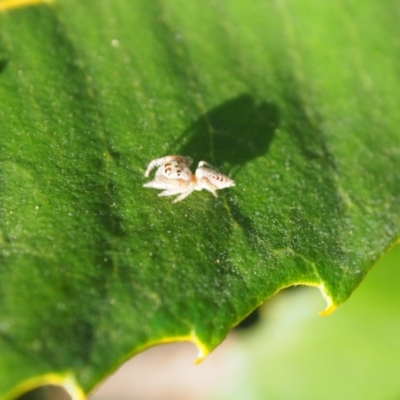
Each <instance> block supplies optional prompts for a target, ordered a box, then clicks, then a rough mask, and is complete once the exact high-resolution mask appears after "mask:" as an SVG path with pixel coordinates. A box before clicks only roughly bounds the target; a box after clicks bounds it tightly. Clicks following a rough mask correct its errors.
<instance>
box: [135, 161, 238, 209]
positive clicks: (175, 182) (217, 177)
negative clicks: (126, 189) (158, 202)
mask: <svg viewBox="0 0 400 400" xmlns="http://www.w3.org/2000/svg"><path fill="white" fill-rule="evenodd" d="M192 163H193V160H192V159H191V158H190V157H183V156H166V157H162V158H157V159H156V160H153V161H151V162H150V164H149V165H148V167H147V170H146V173H145V174H144V175H145V176H146V177H148V176H149V174H150V172H151V171H152V170H153V169H154V168H156V167H159V168H158V169H157V171H156V174H155V177H154V180H152V181H151V182H148V183H145V184H144V185H143V186H144V187H147V188H153V189H161V190H163V192H161V193H159V194H158V195H159V196H174V195H176V194H179V196H178V197H177V198H176V199H175V200H174V201H173V203H177V202H178V201H181V200H183V199H184V198H186V197H187V196H189V195H190V194H191V193H192V192H193V191H194V190H198V191H200V190H203V189H205V190H208V191H209V192H211V193H212V194H213V195H214V196H215V197H218V195H217V190H219V189H224V188H228V187H231V186H235V182H234V181H233V180H232V179H231V178H229V177H228V176H226V175H223V174H221V173H220V172H218V171H217V170H216V169H215V168H214V167H213V166H212V165H210V164H209V163H207V162H205V161H200V162H199V165H198V167H197V169H196V172H195V173H194V174H193V173H192V171H191V170H190V169H189V167H190V166H191V165H192Z"/></svg>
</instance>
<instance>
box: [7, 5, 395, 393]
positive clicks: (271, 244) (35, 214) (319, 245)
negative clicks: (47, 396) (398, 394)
mask: <svg viewBox="0 0 400 400" xmlns="http://www.w3.org/2000/svg"><path fill="white" fill-rule="evenodd" d="M10 3H12V2H10V1H7V2H3V3H0V5H1V4H3V5H4V4H10ZM396 7H397V6H396V3H395V2H394V1H389V2H385V3H381V2H378V1H377V0H374V1H372V0H370V1H363V2H361V1H358V0H352V1H349V2H347V3H337V2H317V1H316V0H304V1H302V2H295V1H289V0H288V1H277V2H272V1H270V2H266V1H261V0H256V1H253V2H251V3H250V4H245V3H244V2H242V1H240V0H233V1H232V0H231V1H229V2H227V1H226V2H225V1H223V2H212V1H210V2H207V3H204V2H200V1H191V2H185V1H179V0H170V1H166V2H161V1H148V0H147V1H141V0H138V1H136V2H133V3H130V2H124V1H113V2H107V1H106V2H102V3H98V2H95V1H93V0H91V1H86V2H79V1H75V0H74V1H60V2H58V3H56V4H55V5H53V6H46V5H38V6H34V7H26V8H19V9H9V10H8V9H7V8H8V7H3V8H5V9H6V10H5V11H4V10H3V12H2V13H1V14H0V66H1V68H0V70H1V73H0V98H1V106H0V126H1V139H0V165H1V170H0V171H1V172H0V179H1V180H0V202H1V208H0V229H1V237H0V246H1V252H0V257H1V258H0V276H1V278H0V310H1V316H0V354H1V355H2V356H1V359H0V393H1V394H2V395H3V396H4V395H5V394H6V393H8V395H6V396H7V397H9V398H12V396H13V395H15V394H17V393H21V392H23V391H25V390H27V388H29V387H34V386H35V385H39V384H42V383H49V382H55V381H57V382H59V381H60V379H64V378H63V377H65V379H66V380H67V381H66V382H68V384H70V385H72V387H77V388H79V387H81V388H82V389H83V391H84V392H85V393H87V392H88V391H90V390H91V389H92V388H93V387H94V385H96V384H97V383H98V382H99V380H101V379H102V378H103V377H104V376H105V375H106V374H107V373H109V372H110V370H112V369H114V368H116V367H117V366H118V365H119V363H120V362H121V361H122V360H123V359H125V358H126V357H128V356H129V355H132V354H134V353H137V352H138V351H141V350H143V349H145V348H147V347H149V346H151V345H153V344H156V343H162V342H168V341H173V340H192V341H194V342H195V343H196V344H197V345H198V346H199V348H200V357H203V356H204V355H205V354H206V353H207V352H209V351H210V350H212V349H213V348H214V347H215V346H217V345H218V344H219V343H220V342H221V341H222V340H223V338H224V337H225V336H226V334H227V332H229V330H230V329H231V328H232V326H234V325H235V324H237V323H238V322H239V321H240V320H241V319H243V317H245V316H246V315H247V314H248V313H249V312H251V310H253V309H254V308H255V307H257V306H258V305H259V304H261V303H262V302H263V301H265V299H266V298H268V297H270V296H272V295H273V294H274V293H276V292H277V291H278V290H280V289H282V288H283V287H287V286H290V285H293V284H309V285H314V286H319V287H320V288H321V289H322V290H323V291H324V293H325V294H326V295H327V296H328V298H329V308H328V311H331V310H333V309H334V308H335V307H336V306H337V305H339V304H341V303H342V302H343V301H345V300H346V299H347V298H348V296H349V295H350V294H351V292H352V291H353V290H354V289H355V287H356V286H357V285H358V284H359V283H360V282H361V280H362V279H363V277H364V276H365V274H366V273H367V272H368V270H369V269H370V268H371V266H372V264H373V263H374V262H375V261H376V259H378V258H379V257H380V256H381V255H382V254H383V252H384V251H385V249H386V248H387V247H389V246H390V245H391V244H393V243H394V242H395V241H396V240H397V239H398V237H399V226H400V214H399V204H400V202H399V200H400V199H399V197H400V195H399V193H400V190H399V189H400V177H399V174H398V170H399V166H400V165H399V164H400V162H399V156H400V146H399V134H398V126H400V121H399V120H400V116H399V114H398V95H397V93H398V92H399V89H400V87H399V86H400V84H399V75H398V59H399V43H398V41H397V38H398V35H399V26H398V23H397V19H396V17H395V16H396V10H397V8H396ZM166 154H183V155H189V156H192V157H193V158H194V159H195V162H198V161H200V160H201V159H204V160H206V161H209V162H210V163H212V164H214V165H216V166H217V167H218V168H220V169H221V171H222V172H224V173H227V174H229V175H230V176H232V177H233V178H234V179H235V180H236V182H237V186H236V187H235V188H232V189H229V190H226V191H223V192H221V194H220V197H219V199H217V200H216V199H214V198H213V197H212V196H211V195H210V194H209V193H205V192H200V193H197V192H196V193H194V194H192V195H191V196H190V197H188V198H187V199H186V200H185V201H183V202H182V203H178V204H175V205H173V204H171V199H170V198H158V197H157V193H156V192H155V191H153V190H148V189H144V188H143V187H142V185H143V183H144V182H145V180H144V178H143V173H144V169H145V167H146V166H147V163H148V162H150V161H151V160H152V159H154V158H158V157H161V156H163V155H166ZM71 380H76V382H77V383H76V384H75V383H71ZM18 385H19V386H18ZM65 385H67V383H65ZM12 390H13V391H12ZM10 391H12V392H10ZM74 396H75V397H77V396H79V394H74Z"/></svg>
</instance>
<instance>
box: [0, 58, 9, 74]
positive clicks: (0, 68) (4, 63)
mask: <svg viewBox="0 0 400 400" xmlns="http://www.w3.org/2000/svg"><path fill="white" fill-rule="evenodd" d="M7 64H8V60H0V74H1V73H2V72H3V71H4V70H5V68H6V67H7Z"/></svg>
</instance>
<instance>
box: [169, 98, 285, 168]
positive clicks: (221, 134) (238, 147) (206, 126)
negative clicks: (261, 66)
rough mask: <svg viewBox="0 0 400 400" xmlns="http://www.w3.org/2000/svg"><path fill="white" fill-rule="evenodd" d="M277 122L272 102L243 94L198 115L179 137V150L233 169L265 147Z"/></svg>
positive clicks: (257, 155)
mask: <svg viewBox="0 0 400 400" xmlns="http://www.w3.org/2000/svg"><path fill="white" fill-rule="evenodd" d="M278 126H279V110H278V108H277V107H276V106H275V105H274V104H272V103H269V102H266V101H259V102H257V101H256V100H255V99H254V97H252V96H250V95H249V94H243V95H240V96H239V97H236V98H233V99H231V100H228V101H226V102H225V103H223V104H222V105H220V106H218V107H215V108H213V109H212V110H210V111H209V112H207V113H205V114H204V115H202V116H200V117H199V118H198V119H197V120H196V121H195V122H194V123H193V124H192V125H191V126H190V127H189V129H187V130H186V132H184V133H183V135H182V136H181V137H180V138H179V143H183V144H182V146H181V148H180V150H179V154H182V155H188V156H190V157H192V158H193V159H194V160H195V163H197V162H198V161H200V160H205V161H208V162H210V163H211V164H215V166H217V167H218V166H221V165H225V166H226V167H228V168H230V169H234V170H236V168H237V167H241V166H243V165H244V164H245V163H247V162H249V161H250V160H252V159H254V158H256V157H259V156H262V155H264V154H265V153H266V152H267V151H268V147H269V146H270V144H271V142H272V139H273V137H274V134H275V131H276V129H277V127H278ZM174 148H176V146H174Z"/></svg>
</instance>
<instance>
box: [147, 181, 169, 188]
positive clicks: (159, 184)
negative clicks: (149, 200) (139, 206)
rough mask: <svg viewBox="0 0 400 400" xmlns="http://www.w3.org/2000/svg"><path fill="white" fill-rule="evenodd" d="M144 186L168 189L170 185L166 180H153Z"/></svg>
mask: <svg viewBox="0 0 400 400" xmlns="http://www.w3.org/2000/svg"><path fill="white" fill-rule="evenodd" d="M143 187H147V188H152V189H168V185H167V183H166V182H159V181H158V182H157V181H151V182H147V183H145V184H144V185H143Z"/></svg>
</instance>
